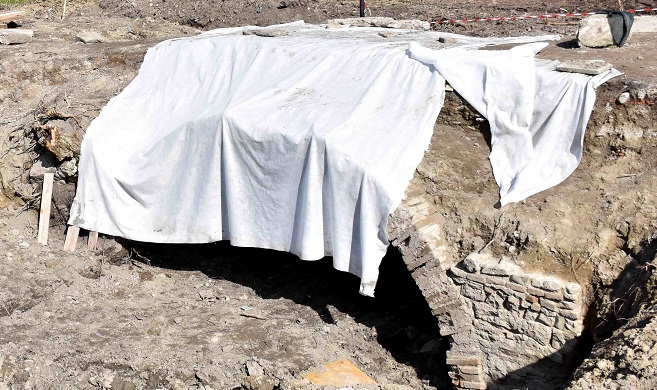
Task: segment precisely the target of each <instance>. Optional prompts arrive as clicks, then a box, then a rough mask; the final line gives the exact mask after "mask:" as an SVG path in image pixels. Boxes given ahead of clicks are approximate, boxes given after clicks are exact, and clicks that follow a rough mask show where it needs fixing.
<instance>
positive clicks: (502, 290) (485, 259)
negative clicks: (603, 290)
mask: <svg viewBox="0 0 657 390" xmlns="http://www.w3.org/2000/svg"><path fill="white" fill-rule="evenodd" d="M443 226H444V217H443V216H442V214H440V213H439V212H438V210H436V208H435V207H434V206H433V203H432V201H431V199H430V198H429V197H428V195H427V194H426V193H425V192H424V191H422V190H421V189H420V188H419V187H418V186H417V185H415V184H413V183H411V185H410V186H409V188H408V190H407V192H406V199H405V200H404V201H403V202H402V204H401V205H400V206H399V207H398V208H397V210H396V211H395V212H394V213H393V215H392V216H391V217H390V219H389V222H388V233H389V236H390V240H391V242H392V244H393V245H394V246H396V247H397V248H398V249H399V250H400V252H401V253H402V256H403V258H404V262H405V263H406V265H407V267H408V269H409V271H410V272H411V274H412V276H413V278H414V279H415V281H416V283H417V285H418V287H419V289H420V290H421V291H422V294H423V295H424V297H425V298H426V299H427V302H428V304H429V306H430V308H431V310H432V312H433V314H434V315H435V316H436V318H437V319H438V323H439V326H440V333H441V335H442V336H446V337H449V340H450V349H449V351H448V353H447V364H449V365H450V366H451V371H450V373H449V375H450V377H451V378H452V380H453V383H454V385H455V387H457V388H464V389H485V388H506V387H508V388H511V387H514V384H516V383H525V384H529V385H531V386H532V387H531V388H549V386H550V383H552V384H553V383H555V382H554V381H553V380H555V379H557V380H563V378H564V377H565V376H567V375H568V374H569V370H568V368H567V366H568V365H567V363H568V361H567V360H568V358H569V356H571V355H572V352H573V349H574V348H575V347H576V346H577V338H578V337H579V336H580V335H581V332H582V323H583V310H584V308H583V307H582V306H583V304H582V290H581V287H580V286H579V285H578V284H577V283H570V282H566V281H563V280H560V279H558V278H555V277H547V276H544V275H540V274H532V273H529V272H525V271H523V269H521V267H520V266H518V265H517V264H515V263H514V262H512V261H511V260H508V259H506V258H495V257H493V256H492V255H490V254H487V253H481V254H480V253H472V254H471V255H469V256H467V257H466V258H465V259H460V258H458V255H457V254H456V253H453V252H454V251H453V250H450V246H449V245H448V243H447V242H446V241H445V239H444V233H443Z"/></svg>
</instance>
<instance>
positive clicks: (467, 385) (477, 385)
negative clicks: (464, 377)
mask: <svg viewBox="0 0 657 390" xmlns="http://www.w3.org/2000/svg"><path fill="white" fill-rule="evenodd" d="M457 386H458V387H460V388H462V389H477V390H486V384H485V383H483V382H468V381H461V382H460V383H459V384H458V385H457Z"/></svg>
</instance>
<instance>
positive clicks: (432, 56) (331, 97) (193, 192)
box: [69, 23, 594, 295]
mask: <svg viewBox="0 0 657 390" xmlns="http://www.w3.org/2000/svg"><path fill="white" fill-rule="evenodd" d="M278 28H279V29H284V30H286V31H287V32H288V35H287V36H278V37H275V38H268V37H260V36H255V35H243V34H242V29H241V28H240V29H222V30H215V31H212V32H210V33H206V34H204V35H201V36H197V37H193V38H185V39H175V40H170V41H166V42H163V43H161V44H159V45H157V46H156V47H154V48H152V49H150V50H149V51H148V53H147V55H146V57H145V59H144V63H143V65H142V68H141V69H140V71H139V75H138V76H137V77H136V78H135V80H134V81H133V82H132V83H131V84H130V85H129V86H128V87H127V88H126V89H125V90H124V91H123V92H122V93H121V94H119V95H118V96H116V97H115V98H113V99H112V100H111V101H110V102H109V103H108V105H107V106H106V107H105V108H104V109H103V110H102V112H101V113H100V115H99V116H98V118H96V119H95V120H94V121H93V122H92V124H91V126H90V127H89V129H88V130H87V133H86V135H85V138H84V141H83V144H82V154H81V159H80V164H79V180H78V188H77V193H76V197H75V201H74V203H73V206H72V209H71V218H70V221H69V223H70V224H72V225H76V226H79V227H82V228H84V229H88V230H94V231H99V232H101V233H105V234H110V235H114V236H121V237H125V238H128V239H132V240H139V241H147V242H161V243H205V242H213V241H219V240H230V242H231V243H232V244H233V245H236V246H251V247H260V248H270V249H276V250H281V251H288V252H292V253H294V254H296V255H298V256H299V257H301V258H302V259H308V260H314V259H319V258H322V257H324V256H326V255H331V256H333V264H334V266H335V268H337V269H339V270H342V271H348V272H351V273H353V274H356V275H358V276H360V277H361V293H363V294H366V295H372V293H373V289H374V286H375V284H376V280H377V278H378V267H379V264H380V261H381V259H382V257H383V256H384V254H385V252H386V249H387V246H388V239H387V234H386V221H387V218H388V215H389V214H390V213H391V212H392V211H393V210H394V209H395V207H397V205H398V204H399V203H400V202H401V199H402V197H403V193H404V190H405V188H406V187H407V185H408V182H409V180H410V179H411V177H412V175H413V172H414V169H415V168H416V166H417V165H418V163H419V162H420V160H421V159H422V156H423V153H424V151H425V150H426V149H427V147H428V145H429V140H430V138H431V135H432V131H433V125H434V122H435V120H436V118H437V116H438V112H439V110H440V108H441V107H442V103H443V98H444V83H445V78H446V79H447V80H448V81H449V82H450V84H451V85H452V86H454V87H455V88H456V90H457V91H458V92H459V93H461V94H462V95H463V96H465V97H466V99H468V100H469V101H470V102H471V103H472V104H473V106H474V107H475V108H477V109H478V110H479V111H480V112H481V113H482V114H483V115H486V116H487V118H488V119H489V120H490V121H491V129H492V130H493V151H492V154H491V162H492V163H493V168H494V172H495V176H496V178H497V180H498V183H500V187H501V193H502V201H503V202H506V201H517V200H520V198H523V197H526V196H529V195H531V193H535V192H538V191H540V190H542V189H545V188H547V187H549V186H551V185H554V184H556V183H557V182H559V181H561V180H563V179H564V178H565V177H567V175H568V174H570V172H572V170H573V169H574V168H575V167H576V165H577V162H578V161H579V155H580V154H581V139H574V138H573V137H575V138H577V137H580V136H583V129H584V126H585V125H586V120H587V118H588V114H589V113H590V110H591V104H592V102H593V99H594V94H593V93H592V89H591V87H590V86H591V83H592V82H593V81H592V80H593V79H591V78H590V77H587V76H581V75H571V74H557V73H556V72H554V71H551V70H548V68H547V67H542V68H541V67H536V66H535V65H534V59H533V50H534V49H535V47H534V46H529V47H528V48H527V47H526V48H525V49H523V48H520V49H516V50H511V51H495V52H493V51H491V52H486V54H485V55H482V53H480V52H477V51H475V49H474V48H476V47H480V46H485V45H486V44H490V43H491V42H492V41H476V42H474V43H472V42H471V43H469V44H468V47H467V48H463V47H462V48H451V49H449V50H445V51H439V50H435V49H427V48H426V47H422V46H419V45H411V46H410V47H409V45H408V42H409V41H417V42H420V43H422V44H424V45H425V46H432V43H435V42H436V38H437V37H436V35H435V34H434V33H430V32H422V33H415V32H410V31H406V32H404V31H402V32H401V34H400V35H399V36H398V37H396V38H394V39H385V38H383V37H381V36H378V35H377V32H378V31H381V30H380V29H345V30H337V31H330V30H326V29H323V28H319V27H315V26H309V25H305V24H299V23H297V24H290V25H285V26H279V27H278ZM524 39H525V40H526V41H529V42H531V41H536V40H537V38H524ZM538 39H539V40H540V38H538ZM543 39H545V38H543ZM495 42H503V41H499V40H498V41H495ZM518 58H519V59H521V60H522V63H518V65H517V66H516V65H514V66H509V67H506V68H508V70H505V66H504V65H503V64H504V63H505V61H512V62H513V61H515V60H516V59H518ZM491 64H492V65H491ZM539 70H540V71H539ZM482 80H483V82H482ZM528 80H529V82H530V84H529V85H525V84H524V83H525V82H527V81H528ZM545 85H549V88H550V89H549V90H546V91H541V90H539V89H540V88H543V87H544V86H545ZM500 86H503V87H500ZM555 90H559V91H561V92H560V95H558V96H557V95H554V91H555ZM582 98H584V99H583V100H582ZM589 102H590V103H589ZM548 104H552V105H554V107H553V110H552V111H550V112H548V111H546V110H547V109H548V108H547V105H548ZM562 105H565V109H561V110H560V109H559V107H562ZM532 107H544V109H542V110H538V111H537V110H535V109H533V108H532ZM555 110H556V111H555ZM587 110H588V111H587ZM555 112H556V114H558V117H557V115H555V114H554V113H555ZM537 121H538V122H540V123H539V124H538V125H536V126H534V125H533V123H537ZM554 131H556V132H559V131H561V132H563V134H564V137H569V139H567V140H563V139H561V137H562V136H561V135H560V133H559V134H552V133H551V132H554ZM548 132H550V133H549V134H548ZM573 133H574V135H573ZM534 139H538V141H537V142H536V144H535V145H534V148H532V142H533V140H534ZM543 140H545V141H543ZM573 144H578V145H579V146H580V148H579V149H577V148H576V149H573V148H572V145H573ZM550 145H551V146H550ZM550 148H553V149H554V150H551V149H550ZM557 149H558V150H557ZM537 151H538V152H540V153H541V154H542V153H546V155H545V156H537ZM557 151H558V152H559V153H560V154H559V156H562V155H564V153H565V154H568V153H570V157H569V160H568V162H567V163H564V162H563V161H558V162H555V161H553V160H552V158H553V157H554V156H555V154H554V153H553V152H557ZM545 164H546V165H545ZM550 164H552V165H550ZM562 164H565V167H562ZM557 165H558V168H559V169H558V170H556V169H555V168H554V166H557ZM571 168H572V169H571ZM525 172H527V173H525ZM514 175H515V176H514ZM531 175H536V176H534V178H532V176H531ZM559 175H561V176H562V177H560V179H559V180H557V179H556V178H557V176H559ZM546 186H547V187H546ZM532 191H533V192H532ZM505 196H507V197H506V198H505Z"/></svg>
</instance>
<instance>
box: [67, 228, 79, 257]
mask: <svg viewBox="0 0 657 390" xmlns="http://www.w3.org/2000/svg"><path fill="white" fill-rule="evenodd" d="M79 234H80V228H79V227H77V226H73V225H71V226H69V227H68V230H67V231H66V241H64V250H65V251H67V252H75V246H76V245H77V244H78V235H79Z"/></svg>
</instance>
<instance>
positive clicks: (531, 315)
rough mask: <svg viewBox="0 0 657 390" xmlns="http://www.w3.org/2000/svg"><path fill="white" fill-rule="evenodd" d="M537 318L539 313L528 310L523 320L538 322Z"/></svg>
mask: <svg viewBox="0 0 657 390" xmlns="http://www.w3.org/2000/svg"><path fill="white" fill-rule="evenodd" d="M536 317H538V313H537V312H535V311H531V310H527V311H525V314H524V315H523V317H522V318H524V319H526V320H527V321H536Z"/></svg>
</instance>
